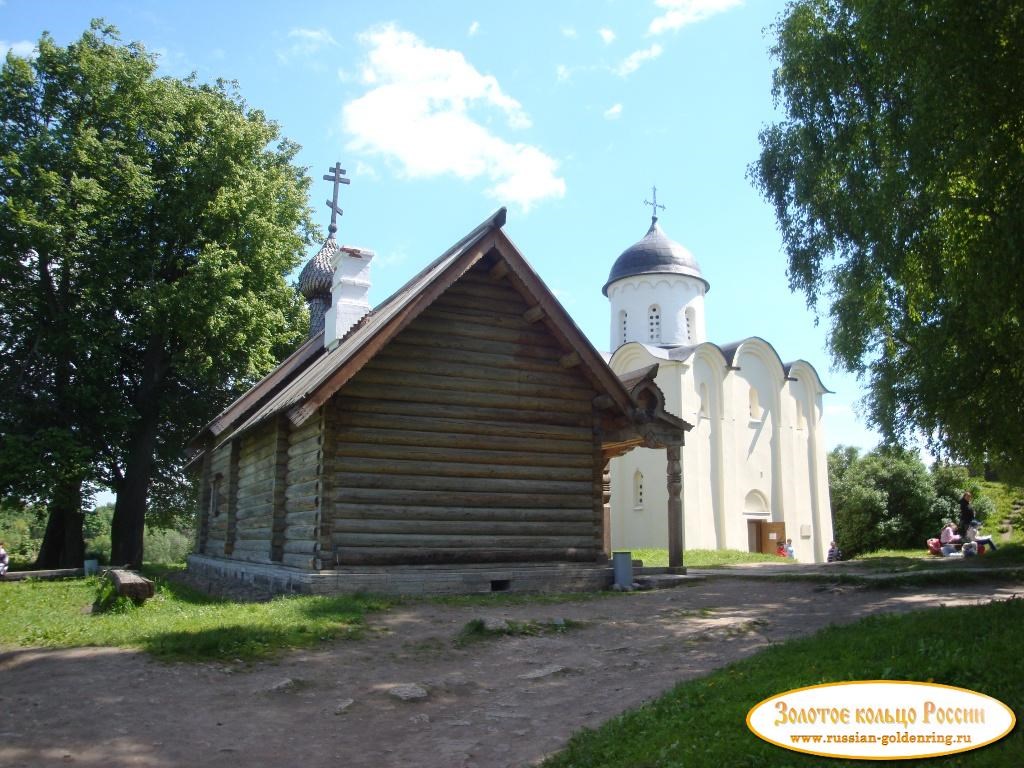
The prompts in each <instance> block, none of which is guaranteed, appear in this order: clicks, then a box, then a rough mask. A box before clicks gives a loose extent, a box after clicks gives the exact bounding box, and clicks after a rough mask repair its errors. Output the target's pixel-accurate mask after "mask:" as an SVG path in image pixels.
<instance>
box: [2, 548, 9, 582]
mask: <svg viewBox="0 0 1024 768" xmlns="http://www.w3.org/2000/svg"><path fill="white" fill-rule="evenodd" d="M9 563H10V558H8V557H7V550H6V549H4V543H3V542H2V541H0V579H2V578H3V577H4V574H5V573H7V566H8V564H9Z"/></svg>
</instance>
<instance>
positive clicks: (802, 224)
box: [751, 0, 1024, 471]
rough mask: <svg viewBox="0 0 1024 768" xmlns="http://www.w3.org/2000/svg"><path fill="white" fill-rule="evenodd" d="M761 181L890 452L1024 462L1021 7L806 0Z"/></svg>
mask: <svg viewBox="0 0 1024 768" xmlns="http://www.w3.org/2000/svg"><path fill="white" fill-rule="evenodd" d="M775 32H776V34H777V41H776V43H775V45H774V48H773V54H774V55H775V57H776V58H777V60H778V68H777V69H776V71H775V76H774V95H775V97H776V101H777V103H778V104H780V105H781V106H783V107H784V108H785V118H784V119H783V120H782V121H781V122H779V123H778V124H775V125H772V126H769V127H767V128H766V129H764V130H763V131H762V133H761V135H760V140H761V145H762V152H761V155H760V158H759V160H758V161H757V162H756V163H754V164H753V165H752V166H751V175H752V177H753V179H754V180H755V183H756V184H757V185H758V186H759V187H760V189H761V191H762V192H763V194H764V195H765V196H766V198H767V199H768V200H770V201H771V202H772V203H773V204H774V207H775V210H776V214H777V218H778V221H779V224H780V227H781V230H782V234H783V238H784V243H785V248H786V251H787V253H788V257H789V278H790V284H791V287H792V288H793V289H794V290H800V291H803V292H804V293H805V294H806V296H807V297H808V301H809V303H810V304H812V305H813V304H815V303H816V302H817V301H818V300H819V298H821V297H824V298H825V299H826V300H827V303H828V305H829V308H830V309H829V311H830V314H831V322H832V334H831V349H832V352H833V355H834V357H835V358H836V359H837V360H838V362H840V363H841V364H842V365H844V366H845V367H846V368H847V369H848V370H850V371H853V372H857V373H858V374H860V375H861V376H863V377H864V378H865V379H866V380H867V382H868V384H869V395H868V397H867V405H868V414H869V417H870V420H871V421H872V423H873V424H874V425H875V426H877V427H878V428H879V429H880V430H881V431H882V432H883V434H884V435H885V436H886V437H887V438H889V439H890V440H891V441H901V440H903V439H905V438H908V437H913V436H916V435H924V436H926V438H927V439H928V440H929V441H930V444H931V447H932V448H933V449H935V450H936V452H938V453H940V454H942V453H945V454H948V455H953V456H959V457H963V458H970V459H978V458H984V459H988V460H990V461H994V462H1002V463H1003V465H1004V466H1006V467H1013V468H1015V469H1017V470H1018V471H1019V470H1020V468H1021V467H1022V466H1024V408H1022V407H1021V402H1022V400H1024V362H1022V360H1024V358H1022V356H1021V349H1024V85H1022V84H1024V3H1022V2H1021V0H983V1H982V2H977V3H964V2H961V1H960V0H927V2H925V0H906V1H905V2H890V0H796V1H795V2H792V3H791V4H790V5H789V6H788V7H787V10H786V12H785V13H784V15H783V16H782V17H781V18H780V20H779V21H778V23H777V24H776V26H775Z"/></svg>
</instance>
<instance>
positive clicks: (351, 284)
mask: <svg viewBox="0 0 1024 768" xmlns="http://www.w3.org/2000/svg"><path fill="white" fill-rule="evenodd" d="M372 259H373V251H367V250H364V249H362V248H355V247H353V246H351V245H343V246H341V247H340V248H339V249H338V250H336V251H335V252H334V256H332V257H331V264H333V265H334V279H333V281H332V283H331V308H330V309H328V310H327V316H326V318H325V320H324V346H325V347H327V349H333V348H334V347H336V346H338V343H339V342H340V341H341V339H343V338H344V336H345V334H346V333H348V332H349V331H350V330H351V329H352V326H354V325H355V324H356V323H358V322H359V321H360V320H362V319H363V317H365V316H366V313H367V312H369V311H370V302H369V301H368V300H367V294H368V293H369V291H370V261H371V260H372Z"/></svg>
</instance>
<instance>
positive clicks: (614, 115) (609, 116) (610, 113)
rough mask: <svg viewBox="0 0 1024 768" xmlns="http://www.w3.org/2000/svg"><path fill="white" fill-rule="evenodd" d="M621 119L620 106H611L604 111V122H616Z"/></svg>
mask: <svg viewBox="0 0 1024 768" xmlns="http://www.w3.org/2000/svg"><path fill="white" fill-rule="evenodd" d="M620 117H622V105H621V104H613V105H612V106H610V107H608V109H606V110H605V111H604V118H605V120H617V119H618V118H620Z"/></svg>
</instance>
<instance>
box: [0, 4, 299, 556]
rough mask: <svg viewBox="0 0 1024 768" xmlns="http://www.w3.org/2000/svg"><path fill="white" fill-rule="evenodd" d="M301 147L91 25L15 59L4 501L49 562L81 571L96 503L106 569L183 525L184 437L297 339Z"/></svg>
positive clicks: (6, 243) (11, 67) (0, 80)
mask: <svg viewBox="0 0 1024 768" xmlns="http://www.w3.org/2000/svg"><path fill="white" fill-rule="evenodd" d="M297 149H298V148H297V146H296V145H294V144H292V143H290V142H288V141H287V140H284V139H281V138H280V135H279V132H278V128H277V126H276V125H275V124H274V123H273V122H270V121H269V120H267V119H266V117H265V116H264V115H263V114H262V113H261V112H259V111H258V110H251V109H249V108H248V107H247V105H246V104H245V103H244V101H243V100H242V99H241V97H240V96H239V95H238V93H237V90H236V89H235V87H234V86H233V85H231V84H228V83H224V82H217V83H216V84H213V85H208V84H200V83H197V82H196V81H195V80H194V79H188V80H185V81H182V80H177V79H174V78H166V77H157V76H156V62H155V59H154V58H153V56H151V55H150V54H148V53H147V52H146V51H145V50H144V48H143V47H142V46H141V45H139V44H136V43H132V44H128V45H121V44H120V42H119V38H118V36H117V32H116V30H115V29H114V28H112V27H108V26H105V25H103V24H102V22H98V21H97V22H93V24H92V26H91V29H90V30H89V31H87V32H86V33H85V34H84V35H83V36H82V37H81V38H80V39H79V40H78V41H77V42H75V43H73V44H71V45H69V46H67V47H66V48H63V47H60V46H58V45H56V44H55V43H54V41H53V40H52V38H50V37H49V36H48V35H46V34H44V35H43V37H42V38H41V39H40V40H39V44H38V56H37V57H36V58H35V59H33V60H27V59H23V58H19V57H16V56H13V55H10V54H9V55H8V56H7V59H6V61H5V63H4V66H3V69H2V71H0V253H2V254H3V258H2V266H0V269H2V273H0V310H2V311H0V324H2V327H0V331H2V333H3V338H2V340H0V345H2V347H0V352H2V355H0V357H2V358H3V361H2V362H0V430H2V431H0V437H2V443H0V486H2V487H0V490H3V491H5V492H8V493H15V494H17V495H19V496H21V497H29V498H36V499H42V500H45V501H46V502H47V503H48V505H49V508H50V522H51V527H52V528H53V531H52V536H51V530H50V528H48V530H47V535H46V539H45V540H44V544H43V549H42V551H41V554H40V561H43V562H44V564H49V563H51V562H53V563H56V562H57V561H60V564H66V563H68V562H73V561H75V560H77V561H78V562H81V558H82V516H81V508H82V501H83V497H84V496H85V497H87V496H88V494H89V491H90V490H91V489H92V488H94V487H95V486H96V485H105V486H107V487H109V488H111V489H112V490H114V492H115V493H116V504H115V511H114V519H113V530H112V534H111V535H112V549H113V552H112V559H113V561H114V562H117V563H135V564H137V563H140V562H141V561H142V554H143V536H144V530H145V527H144V526H145V519H146V512H147V509H148V508H150V507H152V509H153V511H154V512H156V513H157V514H158V516H160V517H162V518H163V522H167V518H169V517H170V516H171V515H172V514H173V512H174V510H175V509H177V510H179V511H180V508H181V507H180V504H181V500H182V498H183V492H184V489H185V488H186V484H185V482H184V479H183V477H182V463H183V456H182V450H183V447H184V445H185V443H186V441H187V439H188V437H190V436H191V435H192V434H194V433H195V432H196V431H197V430H198V428H199V427H200V426H201V425H202V424H203V423H204V422H205V421H206V420H208V419H209V418H210V417H211V416H212V415H213V414H215V413H216V412H217V411H218V410H219V409H220V408H221V407H223V406H224V405H226V404H227V403H228V402H230V400H231V399H232V398H233V397H235V396H237V394H238V393H239V392H240V391H243V390H244V389H245V388H247V387H248V386H249V385H250V384H251V383H252V382H253V381H254V380H256V379H257V378H258V377H259V376H261V375H262V374H263V373H265V372H266V371H267V370H269V369H270V368H271V367H272V366H273V365H274V363H275V362H276V361H277V360H278V359H279V358H280V357H281V356H282V355H283V354H284V353H286V352H287V351H288V350H289V349H290V348H292V347H293V346H294V344H295V343H296V342H297V341H298V340H299V338H300V337H301V331H300V326H301V324H302V323H301V319H302V318H303V317H304V310H303V308H302V306H301V303H300V302H299V300H298V298H297V296H296V294H295V292H294V291H293V290H291V289H290V287H289V286H288V285H287V283H286V281H285V276H286V275H287V274H288V272H289V271H290V270H291V269H293V268H294V266H295V265H296V264H297V263H298V261H299V259H300V257H301V255H302V253H303V250H304V247H305V246H306V245H308V244H309V243H310V242H311V241H312V237H313V235H314V234H315V233H314V230H313V226H312V224H311V220H310V211H309V209H308V207H307V205H306V197H307V190H308V186H309V179H308V177H307V176H306V173H305V170H304V169H302V168H299V167H296V166H295V165H294V163H293V161H294V157H295V154H296V152H297ZM51 540H52V541H51ZM50 544H52V546H50ZM44 553H49V554H47V556H46V557H44Z"/></svg>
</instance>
